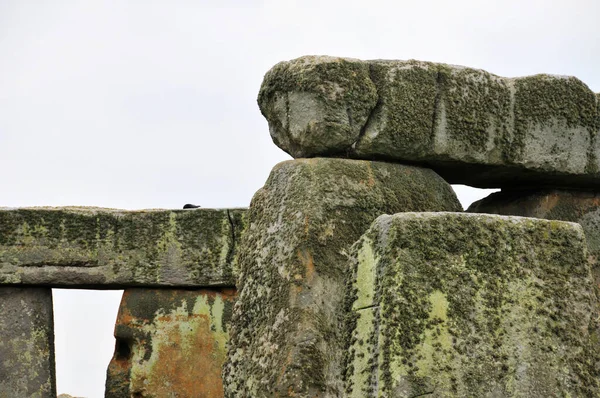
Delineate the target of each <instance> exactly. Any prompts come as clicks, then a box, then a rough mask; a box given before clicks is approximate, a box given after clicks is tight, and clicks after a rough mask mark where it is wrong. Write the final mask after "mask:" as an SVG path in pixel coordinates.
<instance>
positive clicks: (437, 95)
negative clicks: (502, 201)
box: [258, 56, 600, 188]
mask: <svg viewBox="0 0 600 398" xmlns="http://www.w3.org/2000/svg"><path fill="white" fill-rule="evenodd" d="M373 87H374V89H373ZM374 90H375V91H374ZM597 96H598V95H597V94H594V93H593V92H592V91H591V90H590V89H589V88H588V87H587V86H586V85H585V84H584V83H582V82H581V81H579V80H578V79H576V78H574V77H563V76H550V75H535V76H528V77H522V78H504V77H500V76H496V75H493V74H491V73H488V72H486V71H483V70H478V69H471V68H466V67H462V66H453V65H446V64H437V63H431V62H420V61H381V60H376V61H360V60H355V59H346V58H335V57H311V56H308V57H302V58H298V59H296V60H293V61H288V62H282V63H279V64H277V65H276V66H275V67H273V69H271V70H270V71H269V72H268V73H267V74H266V75H265V79H264V82H263V86H262V87H261V90H260V93H259V97H258V102H259V105H260V107H261V110H262V112H263V115H265V117H266V118H267V120H268V122H269V128H270V131H271V136H272V137H273V140H274V142H275V143H276V144H277V145H278V146H279V147H280V148H282V149H283V150H284V151H286V152H288V153H290V154H291V155H292V156H294V157H312V156H336V157H339V156H345V157H351V158H360V159H380V160H394V161H401V162H417V163H420V164H423V165H427V166H428V167H431V168H433V169H434V170H435V171H436V172H438V173H439V174H440V175H441V176H442V177H444V178H445V179H446V180H447V181H449V182H451V183H457V184H467V185H473V186H477V187H482V188H493V187H507V186H513V185H519V184H523V183H525V182H527V183H535V184H540V185H552V184H557V183H560V184H561V185H567V186H589V185H590V184H592V185H596V186H600V156H598V155H599V146H600V142H598V140H597V139H596V136H597V135H598V133H599V132H600V116H599V115H600V107H599V106H598V99H597ZM358 104H360V105H361V106H359V105H358Z"/></svg>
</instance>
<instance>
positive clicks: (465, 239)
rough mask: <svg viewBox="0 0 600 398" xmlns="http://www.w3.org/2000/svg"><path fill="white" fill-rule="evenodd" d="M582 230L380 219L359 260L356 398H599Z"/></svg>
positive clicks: (432, 218) (454, 217) (593, 304)
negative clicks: (558, 397)
mask: <svg viewBox="0 0 600 398" xmlns="http://www.w3.org/2000/svg"><path fill="white" fill-rule="evenodd" d="M586 256H587V252H586V248H585V239H584V236H583V231H582V229H581V226H579V225H577V224H574V223H566V222H558V221H546V220H539V219H533V218H521V217H500V216H490V215H481V214H457V213H404V214H396V215H394V216H381V217H380V218H378V219H377V220H376V222H375V223H374V224H373V226H372V227H371V228H370V229H369V231H368V232H367V233H365V234H364V235H363V236H362V238H361V239H360V241H359V242H358V243H357V244H356V245H355V246H354V248H353V265H354V266H353V267H352V270H353V277H352V282H353V285H352V287H353V288H352V289H351V291H350V296H349V305H351V306H352V314H351V316H350V317H349V324H350V327H349V328H348V330H353V334H352V339H351V350H350V352H349V355H348V361H347V367H346V371H347V378H346V380H347V393H348V396H350V397H357V398H363V397H399V398H409V397H420V396H427V395H430V396H435V397H554V396H570V397H597V396H600V382H599V379H598V368H597V366H598V365H597V364H598V361H599V360H600V356H598V350H597V348H598V347H595V346H594V345H593V343H595V342H596V340H597V335H595V332H596V323H597V310H598V303H597V300H596V297H595V295H594V289H593V281H592V276H591V272H590V268H589V264H588V262H587V258H586Z"/></svg>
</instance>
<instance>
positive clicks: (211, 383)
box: [105, 288, 235, 398]
mask: <svg viewBox="0 0 600 398" xmlns="http://www.w3.org/2000/svg"><path fill="white" fill-rule="evenodd" d="M234 298H235V290H234V289H228V288H225V289H220V290H172V289H137V288H132V289H126V290H125V292H124V293H123V299H122V301H121V306H120V308H119V314H118V316H117V323H116V326H115V338H116V345H115V354H114V356H113V358H112V360H111V362H110V365H109V366H108V372H107V378H106V395H105V396H106V397H107V398H122V397H130V396H131V397H211V398H213V397H214V398H218V397H222V396H223V382H222V378H221V370H222V367H223V363H224V362H225V356H226V353H227V349H226V346H227V340H228V338H229V321H230V319H231V313H232V309H233V301H234Z"/></svg>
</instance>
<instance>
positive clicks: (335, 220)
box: [223, 158, 461, 398]
mask: <svg viewBox="0 0 600 398" xmlns="http://www.w3.org/2000/svg"><path fill="white" fill-rule="evenodd" d="M411 210H430V211H438V210H447V211H461V206H460V204H459V202H458V200H457V198H456V195H455V194H454V192H453V191H452V188H451V187H450V186H449V185H448V184H447V183H446V182H445V181H444V180H442V179H441V178H440V177H439V176H438V175H437V174H435V173H434V172H433V171H431V170H428V169H422V168H418V167H412V166H403V165H398V164H391V163H382V162H370V161H363V160H347V159H321V158H316V159H300V160H292V161H287V162H283V163H280V164H278V165H277V166H275V167H274V169H273V170H272V172H271V174H270V176H269V179H268V180H267V182H266V184H265V186H264V187H263V188H262V189H260V190H259V191H258V192H257V193H256V195H255V196H254V198H253V200H252V203H251V205H250V209H249V214H248V216H247V217H248V220H247V223H248V227H247V229H246V231H245V233H244V236H243V238H242V242H241V245H240V252H239V266H240V278H239V286H238V289H240V290H239V298H238V302H237V303H236V306H235V309H234V315H233V321H232V332H231V342H230V350H229V359H228V363H227V364H226V366H225V368H224V373H223V374H224V381H225V393H226V396H228V397H231V398H233V397H235V398H240V397H251V398H260V397H273V396H295V397H315V396H318V397H339V396H343V382H342V355H343V354H342V353H343V346H344V344H343V340H342V338H343V331H342V328H341V327H340V324H341V322H342V320H343V317H344V315H343V314H344V309H343V308H342V304H343V297H344V291H345V283H346V278H345V275H346V268H347V258H348V257H347V256H348V251H349V249H350V246H351V245H352V244H353V243H354V242H355V241H356V240H357V239H358V238H359V237H360V236H361V235H362V233H363V232H364V231H365V230H366V229H367V228H368V227H369V225H370V224H371V223H372V221H373V220H374V219H375V218H376V217H377V216H379V215H381V214H385V213H396V212H399V211H411Z"/></svg>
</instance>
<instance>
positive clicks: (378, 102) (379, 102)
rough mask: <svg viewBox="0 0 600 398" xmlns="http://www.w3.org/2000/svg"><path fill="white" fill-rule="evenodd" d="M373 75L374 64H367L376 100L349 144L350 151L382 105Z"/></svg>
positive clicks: (353, 149) (358, 142)
mask: <svg viewBox="0 0 600 398" xmlns="http://www.w3.org/2000/svg"><path fill="white" fill-rule="evenodd" d="M374 75H375V72H374V65H373V64H370V65H369V79H370V80H371V82H372V83H373V86H375V93H376V94H377V102H376V103H375V106H374V107H373V109H371V112H370V113H369V116H367V120H366V121H365V124H364V125H363V126H362V128H361V129H360V133H359V134H358V138H357V139H356V141H354V143H353V144H352V145H351V146H350V149H349V151H352V152H354V151H355V150H356V147H357V146H358V145H359V144H360V142H361V141H362V139H363V137H364V136H365V134H366V132H367V127H369V125H370V124H371V123H372V122H373V118H374V117H375V115H376V114H377V113H379V111H380V110H381V107H382V106H383V101H382V99H381V95H380V94H379V88H378V87H377V84H376V83H375V76H374Z"/></svg>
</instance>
